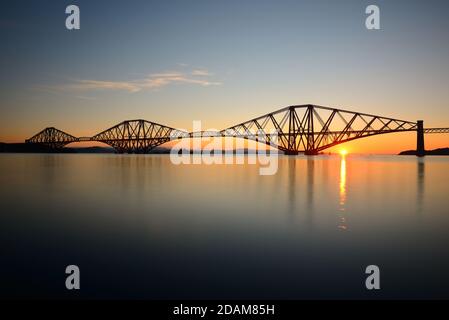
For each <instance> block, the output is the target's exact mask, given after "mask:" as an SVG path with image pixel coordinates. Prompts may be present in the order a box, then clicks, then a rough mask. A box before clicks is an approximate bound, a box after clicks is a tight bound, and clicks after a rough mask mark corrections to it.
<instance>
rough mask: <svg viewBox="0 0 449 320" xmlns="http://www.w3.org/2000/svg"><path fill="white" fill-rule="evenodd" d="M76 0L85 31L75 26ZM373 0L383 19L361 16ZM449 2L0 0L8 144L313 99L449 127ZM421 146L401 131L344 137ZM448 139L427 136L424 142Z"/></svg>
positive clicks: (373, 148) (388, 149) (241, 113)
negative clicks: (49, 132)
mask: <svg viewBox="0 0 449 320" xmlns="http://www.w3.org/2000/svg"><path fill="white" fill-rule="evenodd" d="M70 4H76V5H78V6H79V8H80V12H81V28H80V30H67V29H66V27H65V19H66V17H67V14H66V13H65V8H66V6H68V5H70ZM370 4H375V5H377V6H379V8H380V23H381V29H380V30H367V29H366V27H365V19H366V17H367V14H366V13H365V8H366V7H367V6H368V5H370ZM447 12H449V2H447V1H437V0H430V1H411V0H408V1H405V0H389V1H381V0H370V1H363V0H341V1H331V0H327V1H325V0H310V1H299V0H295V1H291V0H272V1H265V0H258V1H250V0H247V1H242V0H239V1H234V0H230V1H212V0H209V1H198V0H191V1H172V0H164V1H149V0H146V1H140V0H129V1H113V0H107V1H106V0H89V1H61V0H54V1H49V0H40V1H23V0H15V1H2V2H1V4H0V43H1V50H0V70H1V73H0V115H1V117H0V141H3V142H21V141H23V140H24V139H26V138H28V137H30V136H32V135H34V134H35V133H37V132H38V131H40V130H41V129H43V128H45V127H48V126H54V127H57V128H59V129H61V130H63V131H65V132H68V133H70V134H72V135H75V136H92V135H94V134H96V133H98V132H100V131H102V130H104V129H106V128H109V127H111V126H112V125H115V124H117V123H119V122H121V121H123V120H126V119H139V118H142V119H147V120H150V121H155V122H158V123H162V124H165V125H168V126H171V127H176V128H183V129H187V130H189V129H191V127H192V121H193V120H201V121H202V124H203V127H204V129H212V128H214V129H223V128H225V127H229V126H232V125H235V124H237V123H241V122H243V121H245V120H249V119H251V118H254V117H256V116H259V115H263V114H266V113H269V112H272V111H275V110H277V109H280V108H282V107H285V106H289V105H298V104H308V103H311V104H317V105H324V106H330V107H338V108H343V109H348V110H354V111H359V112H366V113H371V114H376V115H381V116H387V117H394V118H399V119H404V120H410V121H416V120H418V119H423V120H424V124H425V127H449V105H448V102H449V90H448V88H449V86H448V84H449V63H448V57H449V41H448V34H449V19H447ZM415 145H416V136H415V135H414V134H413V133H400V134H388V135H384V136H377V137H371V138H368V139H361V140H359V141H355V142H351V143H349V144H348V145H347V148H348V149H349V150H350V151H351V152H363V153H395V152H398V151H401V150H404V149H413V148H414V147H415ZM447 146H449V135H426V148H427V149H432V148H436V147H447Z"/></svg>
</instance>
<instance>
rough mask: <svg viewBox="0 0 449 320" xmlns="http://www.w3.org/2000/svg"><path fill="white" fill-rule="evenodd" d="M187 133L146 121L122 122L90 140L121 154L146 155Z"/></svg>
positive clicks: (185, 135)
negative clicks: (107, 145) (101, 143)
mask: <svg viewBox="0 0 449 320" xmlns="http://www.w3.org/2000/svg"><path fill="white" fill-rule="evenodd" d="M181 136H183V137H187V136H188V132H185V131H181V130H177V129H174V128H171V127H167V126H164V125H161V124H158V123H155V122H151V121H146V120H142V119H139V120H128V121H123V122H121V123H119V124H117V125H115V126H113V127H111V128H109V129H107V130H104V131H102V132H100V133H99V134H97V135H95V136H93V137H92V138H91V140H92V141H99V142H103V143H106V144H109V145H110V146H112V147H114V148H115V149H116V150H117V151H118V152H121V153H124V152H126V153H146V152H148V151H150V150H151V149H153V148H155V147H156V146H158V145H161V144H163V143H165V142H168V141H169V140H170V139H173V138H177V137H181Z"/></svg>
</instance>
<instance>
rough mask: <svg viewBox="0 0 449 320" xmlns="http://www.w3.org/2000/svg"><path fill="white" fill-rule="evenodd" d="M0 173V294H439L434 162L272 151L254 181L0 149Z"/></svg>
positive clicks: (447, 195)
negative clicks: (73, 274) (267, 171)
mask: <svg viewBox="0 0 449 320" xmlns="http://www.w3.org/2000/svg"><path fill="white" fill-rule="evenodd" d="M0 172H1V175H0V203H1V207H2V210H1V215H0V231H1V232H0V243H1V245H0V246H1V265H0V268H1V273H0V283H1V285H0V296H1V297H31V298H48V297H63V298H66V297H83V298H154V299H166V298H170V299H185V298H196V299H202V298H226V299H230V298H250V299H260V298H270V299H280V298H283V299H300V298H449V273H448V270H449V250H448V244H449V232H448V231H449V210H448V208H449V192H448V189H447V182H448V181H449V159H448V158H444V157H426V158H425V159H418V158H415V157H406V156H404V157H401V156H356V155H349V156H346V157H344V158H342V157H340V156H325V155H323V156H316V157H305V156H298V157H287V156H285V157H284V156H282V157H280V159H279V170H278V172H277V174H275V175H273V176H260V175H259V167H258V166H257V165H249V164H247V165H204V164H203V165H180V166H176V165H173V164H172V163H171V162H170V158H169V156H167V155H113V154H106V155H100V154H98V155H97V154H85V155H81V154H3V155H1V156H0ZM69 264H75V265H78V266H79V267H80V269H81V290H80V291H78V292H73V291H68V290H66V289H65V286H64V283H65V277H66V275H65V273H64V271H65V267H66V266H67V265H69ZM370 264H375V265H378V266H379V267H380V270H381V290H378V291H375V292H373V291H368V290H366V289H365V285H364V282H365V277H366V275H365V273H364V271H365V268H366V266H368V265H370Z"/></svg>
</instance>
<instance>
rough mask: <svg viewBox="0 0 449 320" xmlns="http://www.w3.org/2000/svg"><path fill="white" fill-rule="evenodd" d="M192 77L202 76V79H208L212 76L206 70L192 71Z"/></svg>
mask: <svg viewBox="0 0 449 320" xmlns="http://www.w3.org/2000/svg"><path fill="white" fill-rule="evenodd" d="M192 75H193V76H204V77H208V76H211V75H212V74H211V73H209V71H207V70H203V69H197V70H193V71H192Z"/></svg>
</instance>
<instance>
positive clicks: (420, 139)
mask: <svg viewBox="0 0 449 320" xmlns="http://www.w3.org/2000/svg"><path fill="white" fill-rule="evenodd" d="M416 124H417V130H416V156H418V157H424V156H425V153H426V152H425V148H424V121H423V120H418V121H417V122H416Z"/></svg>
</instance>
